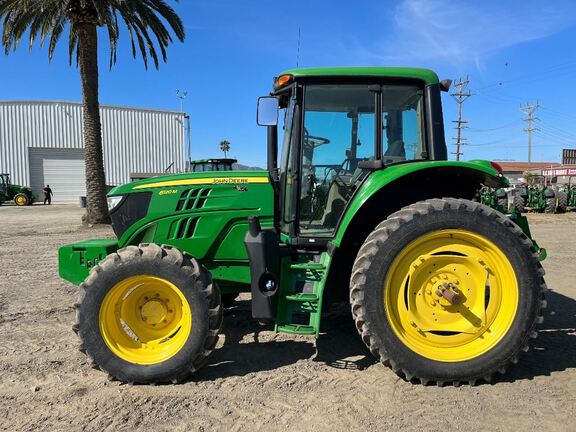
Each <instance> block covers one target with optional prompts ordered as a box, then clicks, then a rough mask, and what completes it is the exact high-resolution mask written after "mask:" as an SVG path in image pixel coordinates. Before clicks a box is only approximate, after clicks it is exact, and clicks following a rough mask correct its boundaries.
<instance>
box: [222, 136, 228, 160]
mask: <svg viewBox="0 0 576 432" xmlns="http://www.w3.org/2000/svg"><path fill="white" fill-rule="evenodd" d="M220 150H222V151H223V152H224V158H226V153H228V152H229V151H230V141H226V140H222V141H220Z"/></svg>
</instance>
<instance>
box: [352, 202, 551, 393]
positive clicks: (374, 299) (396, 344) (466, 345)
mask: <svg viewBox="0 0 576 432" xmlns="http://www.w3.org/2000/svg"><path fill="white" fill-rule="evenodd" d="M543 276H544V270H543V269H542V267H541V265H540V263H539V261H538V255H537V253H536V252H535V251H534V250H533V248H532V241H531V240H530V239H529V238H528V237H527V236H526V235H525V234H524V233H523V232H522V230H521V229H520V228H519V227H518V226H517V225H516V224H514V223H513V222H512V221H510V220H509V219H508V218H507V217H505V216H504V215H502V213H500V212H498V211H496V210H493V209H491V208H489V207H487V206H485V205H482V204H479V203H476V202H472V201H468V200H461V199H451V198H445V199H433V200H428V201H423V202H418V203H416V204H412V205H410V206H407V207H405V208H403V209H402V210H400V211H399V212H397V213H394V214H393V215H391V216H390V217H389V218H388V219H386V220H385V221H383V222H382V223H381V224H380V225H378V226H377V227H376V229H375V230H374V231H373V232H372V233H371V234H370V235H369V236H368V237H367V239H366V241H365V242H364V244H363V246H362V247H361V248H360V251H359V252H358V255H357V258H356V260H355V262H354V266H353V269H352V276H351V281H350V284H351V291H350V301H351V306H352V314H353V316H354V320H355V323H356V327H357V329H358V332H359V333H360V335H361V337H362V340H363V341H364V343H365V344H366V345H367V346H368V348H369V350H370V351H371V352H372V353H373V354H374V355H375V356H376V357H377V358H379V359H380V360H381V361H382V363H384V364H385V365H387V366H389V367H390V368H391V369H392V370H393V371H394V372H395V373H397V374H398V375H399V376H401V377H404V378H405V379H407V380H412V379H416V380H419V381H420V382H421V383H422V384H426V383H429V382H436V383H437V384H438V385H443V384H445V383H453V384H454V385H458V384H460V383H463V382H464V383H469V384H474V383H476V382H477V381H478V380H481V379H484V380H486V381H490V380H492V378H493V376H494V374H495V373H496V372H500V373H504V372H505V370H506V369H507V367H508V366H509V365H510V363H517V362H518V358H519V354H520V352H521V351H527V350H528V343H529V340H530V338H534V337H536V336H537V332H536V331H535V328H536V325H537V324H538V323H541V322H542V321H543V318H542V309H543V308H544V307H545V306H546V303H545V301H544V292H545V291H546V285H545V282H544V278H543ZM444 290H450V291H451V292H452V294H451V296H446V295H444V294H443V292H444ZM454 294H456V296H457V297H458V298H459V299H460V300H459V302H456V300H454ZM448 298H452V299H453V300H452V301H448V300H447V299H448Z"/></svg>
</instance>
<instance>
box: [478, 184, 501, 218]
mask: <svg viewBox="0 0 576 432" xmlns="http://www.w3.org/2000/svg"><path fill="white" fill-rule="evenodd" d="M474 201H478V202H481V203H482V204H484V205H487V206H488V207H492V208H493V209H496V210H498V211H500V212H502V213H507V212H508V194H507V193H506V191H505V190H504V189H501V188H491V187H488V186H482V188H480V190H479V191H478V193H477V195H476V198H475V199H474Z"/></svg>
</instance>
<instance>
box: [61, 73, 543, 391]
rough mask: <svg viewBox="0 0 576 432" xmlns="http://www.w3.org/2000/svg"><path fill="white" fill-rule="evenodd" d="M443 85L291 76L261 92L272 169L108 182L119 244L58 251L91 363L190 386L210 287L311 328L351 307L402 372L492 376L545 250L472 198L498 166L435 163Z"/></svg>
mask: <svg viewBox="0 0 576 432" xmlns="http://www.w3.org/2000/svg"><path fill="white" fill-rule="evenodd" d="M448 87H449V83H448V82H439V80H438V77H437V76H436V74H435V73H433V72H432V71H429V70H426V69H412V68H319V69H296V70H292V71H288V72H285V73H283V74H281V75H280V76H279V77H278V78H277V79H276V80H275V84H274V88H273V91H272V93H271V95H270V96H266V97H262V98H260V99H259V101H258V112H257V116H258V123H259V124H260V125H263V126H266V127H267V131H268V133H267V136H268V141H267V146H268V172H263V171H228V172H204V173H202V172H198V173H185V174H178V175H168V176H164V177H155V178H150V179H144V180H140V181H137V182H134V183H131V184H127V185H123V186H118V187H116V188H115V189H113V190H112V191H111V192H110V193H109V197H108V200H109V208H110V216H111V219H112V228H113V229H114V232H115V234H116V237H117V238H116V239H113V240H89V241H84V242H81V243H76V244H73V245H68V246H64V247H62V248H61V249H60V251H59V269H60V275H61V276H62V277H63V278H64V279H66V280H68V281H71V282H73V283H76V284H80V285H81V289H80V291H81V294H80V298H79V300H78V302H77V305H76V307H77V323H76V324H75V326H74V330H75V331H76V332H77V333H78V335H79V337H80V340H81V346H80V349H81V351H82V352H84V353H86V354H87V356H88V358H89V360H90V363H91V364H92V366H93V367H95V368H100V369H101V370H103V371H105V372H107V373H108V374H109V376H110V377H111V378H113V379H119V380H122V381H125V382H138V383H159V382H174V383H176V382H180V381H182V380H185V379H186V378H187V377H188V376H189V375H191V374H193V373H196V371H197V370H198V369H200V368H201V367H202V365H203V364H205V363H206V361H207V358H208V357H209V355H210V353H211V352H212V351H213V350H214V348H215V346H216V343H217V340H218V334H219V332H220V328H221V325H222V319H223V312H222V310H223V308H222V295H223V294H227V295H235V294H237V293H239V292H250V293H251V308H252V316H253V318H255V319H256V320H258V321H260V322H267V323H271V324H273V325H274V329H275V331H276V332H280V333H289V334H295V335H312V336H315V337H318V336H319V334H320V324H321V321H322V312H323V310H324V309H325V308H326V307H329V305H330V302H337V301H349V302H350V304H351V310H352V315H353V318H354V321H355V325H356V328H357V330H358V332H359V334H360V336H361V339H362V341H363V342H364V343H365V344H366V345H367V347H368V348H369V350H370V352H371V353H372V354H373V355H375V356H376V357H377V358H378V359H379V360H381V361H382V363H384V364H385V365H387V366H389V367H390V368H391V369H392V370H393V371H394V372H395V373H397V374H398V375H400V376H402V377H404V378H405V379H407V380H414V381H418V382H421V383H428V382H436V383H437V384H438V385H443V384H445V383H455V384H458V383H461V382H465V383H471V384H473V383H475V382H477V381H478V380H481V379H484V380H487V381H490V380H491V379H492V377H493V375H494V374H495V373H496V372H501V373H504V372H505V370H506V369H507V368H508V366H509V365H510V364H512V363H516V362H517V361H518V358H519V355H520V353H521V352H522V351H523V350H527V348H528V344H529V341H530V338H533V337H536V335H537V333H536V331H535V328H536V325H537V324H538V323H540V322H541V321H542V309H543V308H544V307H545V301H544V298H543V296H544V292H545V290H546V285H545V282H544V279H543V274H544V272H543V270H542V267H541V266H540V263H539V259H541V258H543V257H544V250H541V249H540V248H539V247H538V246H537V244H536V243H535V242H534V241H533V240H532V239H531V236H530V230H529V228H528V223H527V220H526V218H525V217H524V216H523V215H521V214H515V213H514V214H512V215H510V217H507V216H505V215H504V214H502V213H501V212H499V211H496V210H493V209H491V208H489V207H487V206H485V205H483V204H481V203H478V202H474V201H473V199H474V197H475V195H476V193H477V191H478V189H479V188H480V187H481V186H482V185H486V186H488V187H491V188H504V187H507V186H508V181H507V179H506V178H505V177H503V175H502V172H501V169H500V167H499V166H498V164H496V163H491V162H488V161H470V162H455V161H448V160H447V149H446V143H445V138H444V129H443V119H442V106H441V91H443V90H444V91H447V90H448ZM279 110H280V112H281V114H282V115H281V116H279ZM279 117H280V118H281V119H283V121H284V124H283V127H282V130H283V131H284V139H283V142H284V145H283V149H282V152H281V155H282V156H281V158H280V160H281V161H280V164H279V166H278V164H277V155H278V129H279V128H278V118H279ZM360 131H361V132H362V133H361V134H360V133H359V132H360ZM455 179H457V181H455ZM415 185H419V186H418V187H415ZM239 361H241V359H240V360H239Z"/></svg>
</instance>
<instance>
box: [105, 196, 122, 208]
mask: <svg viewBox="0 0 576 432" xmlns="http://www.w3.org/2000/svg"><path fill="white" fill-rule="evenodd" d="M122 198H124V195H116V196H109V197H108V211H109V212H111V211H112V210H114V209H115V208H116V207H117V206H118V204H120V202H122Z"/></svg>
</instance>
